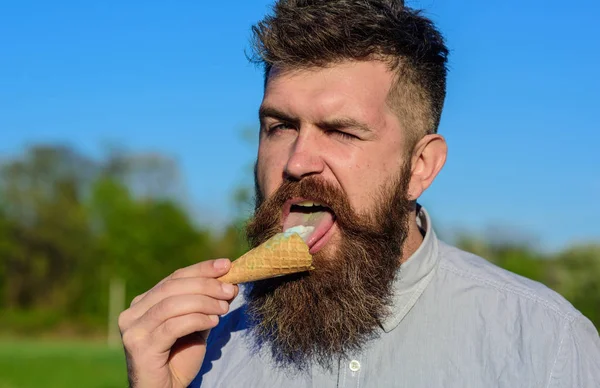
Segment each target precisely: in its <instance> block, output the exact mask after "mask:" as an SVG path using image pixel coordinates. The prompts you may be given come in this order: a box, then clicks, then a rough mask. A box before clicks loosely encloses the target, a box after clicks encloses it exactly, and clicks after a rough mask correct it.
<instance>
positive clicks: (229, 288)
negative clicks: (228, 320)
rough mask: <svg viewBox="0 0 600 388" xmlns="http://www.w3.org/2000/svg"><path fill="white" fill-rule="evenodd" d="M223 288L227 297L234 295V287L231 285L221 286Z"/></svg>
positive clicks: (224, 284)
mask: <svg viewBox="0 0 600 388" xmlns="http://www.w3.org/2000/svg"><path fill="white" fill-rule="evenodd" d="M221 288H223V292H224V293H225V294H226V295H233V288H234V287H233V285H232V284H229V283H223V284H221Z"/></svg>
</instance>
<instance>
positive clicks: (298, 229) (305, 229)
mask: <svg viewBox="0 0 600 388" xmlns="http://www.w3.org/2000/svg"><path fill="white" fill-rule="evenodd" d="M314 230H315V227H314V226H304V225H298V226H294V227H292V228H289V229H286V231H285V232H283V234H284V235H285V237H289V236H291V235H292V234H294V233H297V234H299V235H300V237H302V240H304V242H306V240H307V239H308V237H310V235H311V233H312V232H313V231H314Z"/></svg>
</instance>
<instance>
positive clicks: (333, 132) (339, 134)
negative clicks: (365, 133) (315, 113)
mask: <svg viewBox="0 0 600 388" xmlns="http://www.w3.org/2000/svg"><path fill="white" fill-rule="evenodd" d="M327 132H328V133H329V134H330V135H332V136H337V137H339V138H341V139H344V140H356V139H358V136H355V135H353V134H351V133H348V132H344V131H340V130H337V129H334V130H330V131H327Z"/></svg>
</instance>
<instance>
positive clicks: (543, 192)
mask: <svg viewBox="0 0 600 388" xmlns="http://www.w3.org/2000/svg"><path fill="white" fill-rule="evenodd" d="M407 3H408V4H409V5H411V6H414V7H417V8H423V9H424V10H425V12H426V14H427V15H428V16H429V17H431V18H432V19H433V20H434V21H435V22H436V23H437V24H438V26H439V27H440V29H441V30H442V32H443V34H444V35H445V37H446V40H447V44H448V46H449V48H450V50H451V55H450V64H449V67H450V73H449V78H448V97H447V102H446V107H445V112H444V115H443V117H442V123H441V127H440V133H441V134H443V135H444V136H445V137H446V139H447V141H448V144H449V157H448V161H447V163H446V166H445V167H444V169H443V170H442V172H441V175H440V176H439V177H438V179H437V180H436V181H435V183H434V184H433V186H432V187H431V188H430V189H429V190H428V192H427V193H426V194H425V195H424V196H423V198H422V200H421V202H422V203H423V204H424V205H425V206H426V207H427V208H428V209H429V210H430V213H431V215H432V216H433V218H434V226H435V227H436V229H438V231H439V233H440V234H441V235H442V236H446V237H447V238H451V236H453V235H454V234H455V233H457V231H462V230H469V231H472V232H474V233H478V234H487V233H490V231H493V230H496V228H500V229H502V230H504V231H506V230H509V231H510V233H512V234H514V235H515V236H517V237H520V236H527V237H528V238H534V239H536V240H537V241H539V243H540V244H541V246H542V247H543V248H545V249H559V248H561V247H563V246H565V245H566V244H570V243H573V242H580V241H590V240H600V226H598V219H600V205H599V204H598V199H599V198H600V173H599V172H598V170H599V169H600V125H599V124H598V121H597V115H598V112H599V111H600V79H599V78H598V74H599V73H598V69H599V68H600V64H599V62H600V43H599V42H600V23H598V22H597V16H598V15H599V14H600V12H599V11H600V3H598V2H596V1H593V0H579V1H572V2H569V3H565V2H564V1H555V0H529V1H520V0H503V1H476V0H461V1H442V0H437V1H434V0H425V1H408V2H407ZM269 4H270V1H262V0H261V1H258V0H245V1H241V0H240V1H228V2H203V1H178V2H156V1H117V0H107V1H102V2H83V1H61V0H57V1H52V2H48V1H41V0H21V1H18V2H17V1H14V2H3V3H2V4H0V48H1V51H0V134H1V137H0V157H6V156H7V155H14V154H17V153H19V152H20V151H22V150H23V147H25V146H26V145H28V144H33V143H40V142H49V141H50V142H64V143H67V144H71V145H73V146H76V147H78V148H79V149H81V150H82V151H83V152H87V153H91V154H95V153H98V152H99V150H100V149H101V146H102V144H103V142H106V141H110V142H113V143H119V144H121V145H123V146H125V147H126V148H128V149H131V150H134V151H159V152H162V153H165V154H167V155H169V156H171V157H173V158H175V159H176V160H177V161H178V162H179V164H180V166H181V169H182V172H183V176H184V177H185V184H186V186H187V190H188V192H189V197H190V198H191V201H192V202H193V204H194V208H195V212H196V213H197V214H198V215H199V218H200V219H201V220H202V221H203V222H207V223H213V224H219V223H222V222H224V221H225V220H227V219H228V217H230V216H231V215H232V204H231V200H230V191H231V189H232V188H233V187H235V186H236V185H238V184H239V183H240V182H242V181H248V176H247V170H246V166H247V165H248V163H249V162H251V161H252V160H253V158H254V156H255V150H254V149H253V148H252V147H251V146H249V145H248V144H247V143H245V142H244V141H242V140H241V139H240V135H239V133H240V131H241V129H242V128H248V127H251V128H252V127H255V126H256V125H257V114H256V111H257V108H258V106H259V104H260V99H261V97H262V95H261V91H262V89H261V83H262V75H261V71H260V70H259V69H257V68H255V67H254V66H253V65H251V64H249V63H248V62H247V60H246V58H245V56H244V50H245V49H247V48H248V40H249V38H250V26H251V25H252V24H253V23H255V22H256V21H257V20H259V19H260V18H261V17H262V16H263V14H264V13H265V12H267V11H268V10H269Z"/></svg>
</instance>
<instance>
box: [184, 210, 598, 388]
mask: <svg viewBox="0 0 600 388" xmlns="http://www.w3.org/2000/svg"><path fill="white" fill-rule="evenodd" d="M417 220H418V223H419V224H420V226H421V228H422V229H423V230H424V231H425V236H424V240H423V242H422V243H421V245H420V247H419V248H418V250H417V251H416V252H415V253H414V254H413V255H411V257H410V258H409V259H408V260H407V261H406V262H405V263H404V264H402V266H401V268H400V271H401V272H400V276H398V279H397V280H396V282H395V284H394V306H393V314H392V315H391V316H390V317H389V319H388V320H386V321H385V322H384V323H383V325H382V328H381V330H380V332H379V333H378V334H380V335H379V336H378V338H377V339H375V340H373V341H372V342H371V343H369V344H368V345H367V346H366V347H365V348H363V349H362V350H361V351H360V352H357V353H356V354H351V355H350V357H348V358H347V359H340V360H339V362H338V365H337V367H336V368H335V370H334V371H333V373H331V372H326V371H324V370H322V369H321V368H319V367H318V366H314V367H313V368H312V370H311V371H309V372H307V373H289V371H283V370H279V369H276V368H275V367H274V366H273V365H272V364H271V363H270V359H269V356H268V355H267V354H266V352H260V353H258V354H257V353H254V351H253V350H252V348H251V347H250V346H249V344H250V342H249V341H248V338H247V336H246V334H248V325H247V322H246V320H245V315H244V303H243V300H242V299H241V297H238V298H239V300H236V302H235V303H234V304H233V305H232V309H231V311H230V313H229V314H227V315H226V316H224V317H223V318H222V319H221V322H220V323H219V325H218V326H217V327H216V328H215V329H213V330H212V331H211V334H210V336H209V339H208V344H207V354H206V357H205V360H204V363H203V365H202V368H201V370H200V373H199V374H198V376H197V378H196V379H195V380H194V382H193V383H192V384H191V387H200V386H201V387H208V388H218V387H222V388H236V387H283V388H308V387H312V388H330V387H331V388H333V387H343V388H350V387H353V388H360V387H407V388H409V387H410V388H431V387H446V388H452V387H457V388H459V387H460V388H471V387H507V388H509V387H510V388H515V387H528V388H529V387H543V388H556V387H564V388H567V387H569V388H572V387H585V388H588V387H590V388H591V387H600V338H599V336H598V331H597V330H596V329H595V327H594V326H593V325H592V323H591V322H590V321H589V320H588V319H587V318H586V317H584V316H583V315H582V314H581V313H580V312H579V311H577V310H576V309H575V308H574V307H573V306H572V305H571V304H570V303H569V302H567V301H566V300H565V299H564V298H563V297H561V296H560V295H559V294H557V293H556V292H554V291H552V290H550V289H549V288H547V287H545V286H544V285H542V284H540V283H537V282H534V281H531V280H529V279H526V278H523V277H521V276H518V275H516V274H513V273H511V272H508V271H505V270H503V269H501V268H499V267H497V266H495V265H493V264H491V263H490V262H488V261H486V260H484V259H483V258H480V257H478V256H475V255H473V254H470V253H467V252H465V251H462V250H460V249H458V248H455V247H452V246H450V245H447V244H446V243H444V242H442V241H441V240H439V239H438V238H437V237H436V234H435V232H434V230H433V228H432V225H431V220H430V218H429V215H428V214H427V212H426V210H425V209H424V208H421V209H420V211H419V214H418V217H417Z"/></svg>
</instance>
